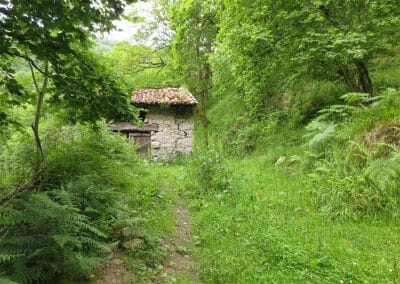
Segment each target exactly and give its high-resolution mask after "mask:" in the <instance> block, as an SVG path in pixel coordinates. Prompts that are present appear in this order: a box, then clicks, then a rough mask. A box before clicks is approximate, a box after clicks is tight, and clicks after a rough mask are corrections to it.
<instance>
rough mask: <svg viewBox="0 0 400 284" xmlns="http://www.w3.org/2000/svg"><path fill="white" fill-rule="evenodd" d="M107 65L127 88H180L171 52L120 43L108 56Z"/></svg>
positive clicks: (106, 56)
mask: <svg viewBox="0 0 400 284" xmlns="http://www.w3.org/2000/svg"><path fill="white" fill-rule="evenodd" d="M102 56H103V57H104V62H105V64H106V65H107V66H108V67H109V69H110V70H112V71H113V73H114V74H116V75H118V78H119V80H120V81H121V83H122V84H123V85H124V89H125V90H127V91H131V90H132V88H135V89H140V88H161V87H167V86H168V87H170V86H178V85H179V83H178V80H177V79H176V72H173V70H172V56H171V51H170V50H169V49H166V48H164V49H159V50H155V49H153V48H150V47H146V46H144V45H132V44H129V43H127V42H122V43H118V44H116V45H115V46H114V48H113V49H112V50H111V51H110V52H107V53H105V54H103V55H102Z"/></svg>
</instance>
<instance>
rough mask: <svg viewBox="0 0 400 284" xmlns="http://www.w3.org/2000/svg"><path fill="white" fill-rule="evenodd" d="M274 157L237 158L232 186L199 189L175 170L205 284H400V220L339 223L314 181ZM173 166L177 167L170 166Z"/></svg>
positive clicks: (182, 171)
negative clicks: (319, 203) (319, 206)
mask: <svg viewBox="0 0 400 284" xmlns="http://www.w3.org/2000/svg"><path fill="white" fill-rule="evenodd" d="M274 157H275V156H274V155H271V156H269V155H264V156H258V157H249V158H245V159H243V160H231V161H229V162H228V165H227V168H228V169H229V172H230V173H231V176H230V178H231V187H230V188H229V189H228V190H225V191H221V192H206V191H207V190H206V189H205V190H204V192H198V191H195V190H193V182H194V180H193V177H191V175H190V174H188V172H187V171H188V170H189V171H190V168H188V167H189V165H187V166H186V167H182V168H177V167H171V168H170V169H171V172H170V180H171V176H175V177H174V178H173V179H172V180H174V181H175V186H176V187H177V188H179V189H180V190H181V193H184V195H185V198H186V200H187V203H188V204H189V207H190V210H191V212H192V215H193V226H194V228H193V234H194V237H195V238H196V240H197V243H196V250H195V252H194V254H195V255H196V259H198V261H199V274H200V277H201V280H202V281H204V282H205V283H388V282H393V283H396V281H398V278H399V271H398V270H397V267H398V259H397V257H398V255H399V253H400V246H399V237H400V229H399V226H398V225H399V224H398V222H395V221H386V220H382V219H375V220H363V221H333V220H330V219H329V218H327V217H324V216H322V215H321V214H320V213H319V212H317V211H316V209H314V207H313V205H312V202H311V196H310V190H311V188H310V185H309V183H307V176H303V175H301V174H300V173H298V172H297V171H296V170H294V169H291V168H290V167H289V168H288V167H286V166H279V167H277V166H275V165H274V162H275V160H274V159H275V158H274ZM166 167H167V168H169V167H170V166H166Z"/></svg>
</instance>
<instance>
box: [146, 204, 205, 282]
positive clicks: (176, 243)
mask: <svg viewBox="0 0 400 284" xmlns="http://www.w3.org/2000/svg"><path fill="white" fill-rule="evenodd" d="M174 218H175V235H174V236H173V237H172V238H171V239H167V240H164V241H163V245H164V246H165V247H166V248H167V250H168V252H169V258H168V259H167V261H166V264H165V268H164V271H163V272H162V273H161V274H160V276H159V279H156V280H155V281H154V282H153V283H174V282H178V281H180V282H181V283H201V281H200V280H199V278H198V277H197V269H196V263H195V262H194V261H193V259H192V257H191V255H190V252H191V251H192V250H193V247H194V240H193V238H192V236H191V235H190V229H191V226H190V218H189V212H188V209H187V207H186V205H185V203H184V202H183V201H182V200H179V201H178V202H177V204H176V206H175V208H174Z"/></svg>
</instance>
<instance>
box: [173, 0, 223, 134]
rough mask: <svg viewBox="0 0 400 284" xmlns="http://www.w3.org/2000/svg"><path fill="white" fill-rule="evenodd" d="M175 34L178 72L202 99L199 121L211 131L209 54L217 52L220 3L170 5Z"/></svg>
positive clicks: (188, 0)
mask: <svg viewBox="0 0 400 284" xmlns="http://www.w3.org/2000/svg"><path fill="white" fill-rule="evenodd" d="M167 7H168V8H169V19H170V27H171V29H172V31H173V32H174V35H173V38H172V50H173V56H174V59H175V69H176V71H177V72H178V73H179V75H180V76H181V78H182V81H183V82H185V83H186V84H187V85H188V87H189V89H190V91H192V92H193V93H194V94H195V95H196V96H197V97H198V98H199V112H198V114H199V118H200V121H201V123H202V125H203V126H204V127H205V128H207V125H208V123H209V121H208V119H207V116H206V104H207V97H208V93H209V92H210V89H211V73H212V72H211V66H210V63H209V55H210V54H211V53H212V52H213V51H214V40H215V37H216V36H217V33H218V28H217V24H218V12H217V11H218V8H219V7H220V6H219V1H217V0H207V1H193V0H180V1H176V2H174V3H172V4H171V3H170V4H169V5H167Z"/></svg>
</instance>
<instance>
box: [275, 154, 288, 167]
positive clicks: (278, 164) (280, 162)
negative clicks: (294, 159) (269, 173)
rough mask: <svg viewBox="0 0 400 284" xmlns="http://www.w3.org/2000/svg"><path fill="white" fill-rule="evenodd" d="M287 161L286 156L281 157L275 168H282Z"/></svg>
mask: <svg viewBox="0 0 400 284" xmlns="http://www.w3.org/2000/svg"><path fill="white" fill-rule="evenodd" d="M285 161H286V157H285V156H280V157H279V158H278V160H276V162H275V166H280V165H282V164H283V163H284V162H285Z"/></svg>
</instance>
